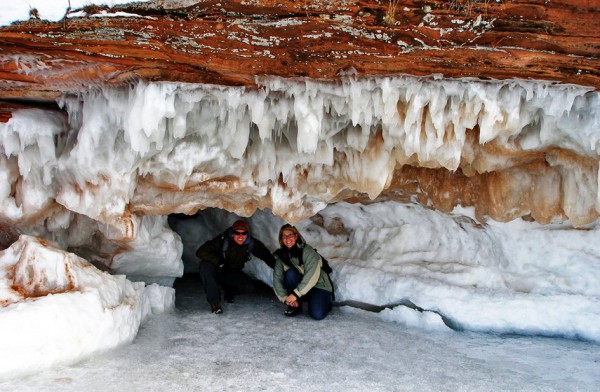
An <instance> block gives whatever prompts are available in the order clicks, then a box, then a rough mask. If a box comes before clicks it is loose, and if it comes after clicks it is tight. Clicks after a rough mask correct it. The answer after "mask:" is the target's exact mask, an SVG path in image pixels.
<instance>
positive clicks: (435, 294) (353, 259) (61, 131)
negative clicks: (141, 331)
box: [0, 75, 600, 369]
mask: <svg viewBox="0 0 600 392" xmlns="http://www.w3.org/2000/svg"><path fill="white" fill-rule="evenodd" d="M257 84H258V86H259V87H258V88H256V89H248V88H241V87H222V86H214V85H197V84H178V83H166V82H164V83H146V82H137V83H135V84H132V85H130V86H127V87H121V88H108V87H104V88H92V89H90V90H89V91H86V92H82V93H79V94H76V95H74V94H67V93H65V95H64V96H63V97H62V98H61V99H60V100H59V102H57V104H58V106H57V107H56V108H53V109H15V110H13V111H12V113H11V117H10V119H9V120H8V122H6V123H0V146H1V150H0V177H1V178H2V179H3V181H1V182H0V184H1V185H0V222H2V223H3V224H2V225H1V226H0V229H2V230H1V231H0V234H1V235H0V239H2V242H3V243H4V244H5V247H8V246H9V245H11V244H13V245H12V246H11V247H9V248H8V249H7V250H5V251H4V256H2V257H0V258H4V260H5V262H4V264H3V268H4V276H3V279H2V280H1V281H0V282H1V283H2V285H3V287H4V288H3V289H2V291H1V292H0V293H1V294H2V301H3V305H4V306H3V308H2V311H3V312H5V314H6V315H11V314H15V313H18V314H20V315H21V316H19V317H22V314H25V313H27V312H29V311H31V312H32V316H31V317H32V318H34V317H38V316H39V315H40V314H41V313H40V312H46V311H53V310H52V306H53V305H47V306H44V303H45V302H49V303H53V302H52V301H54V300H57V301H58V302H60V301H65V302H67V304H66V305H67V308H68V309H69V311H72V312H77V311H78V310H77V309H82V310H81V311H85V312H89V313H90V318H89V320H87V319H86V321H85V322H86V323H87V322H88V321H89V322H93V323H95V324H97V325H102V326H103V327H102V328H101V329H100V330H99V331H98V333H100V334H104V335H102V336H104V337H103V338H102V339H100V340H101V341H99V342H98V345H94V344H86V347H88V349H89V350H88V351H87V352H81V353H80V355H79V354H78V355H77V358H81V357H85V356H86V355H90V354H91V353H93V352H96V351H99V350H102V349H103V348H108V347H114V346H116V345H119V344H122V343H124V342H127V341H130V340H131V339H132V338H133V336H134V335H135V333H136V331H137V328H138V326H139V324H140V322H141V321H142V320H143V318H144V315H146V314H148V312H149V310H148V309H149V307H151V306H156V304H159V305H158V308H161V309H163V310H164V309H168V308H169V307H170V306H172V295H173V292H172V289H171V288H168V286H171V285H172V283H173V281H174V279H175V278H176V277H178V276H181V275H182V273H183V261H182V258H183V259H186V258H187V259H188V260H190V259H192V260H193V258H194V256H193V252H194V249H195V247H197V245H199V243H197V241H199V240H200V239H202V240H206V239H208V238H209V237H208V236H209V235H211V234H216V231H217V230H222V229H223V228H224V226H223V224H224V221H223V222H220V223H221V224H217V223H215V222H209V223H207V224H206V225H204V226H203V227H204V228H206V227H211V228H212V230H214V231H215V232H214V233H213V232H212V230H210V233H209V230H200V231H201V233H198V230H196V231H194V229H193V228H192V229H190V230H183V231H179V232H180V233H181V236H180V235H179V234H176V233H175V232H173V231H172V229H171V227H174V225H173V224H172V225H171V227H170V226H169V225H168V224H167V215H169V214H174V213H183V214H189V215H193V214H195V213H196V212H198V211H202V210H206V209H209V208H215V209H221V210H222V211H227V212H228V213H233V214H236V215H237V216H246V217H249V216H251V215H253V214H254V213H255V212H257V210H260V211H263V210H264V211H270V212H272V213H273V215H274V216H273V215H270V216H271V218H270V220H264V221H263V226H264V228H263V230H264V231H263V232H262V233H261V232H259V233H258V234H260V235H261V236H262V238H263V239H265V241H266V243H267V244H268V245H269V247H270V248H271V249H274V246H275V242H274V241H273V238H272V235H273V233H275V232H276V230H277V226H278V225H280V224H281V223H282V222H283V221H288V222H300V223H301V224H302V228H303V229H307V230H308V232H307V233H306V236H307V238H310V239H312V240H314V241H316V242H317V244H318V246H319V247H320V248H321V250H322V251H323V252H324V253H325V254H327V255H328V256H330V257H333V259H334V262H336V264H337V269H336V280H337V282H338V285H339V296H340V297H339V298H340V299H342V300H347V301H358V302H361V301H362V302H370V303H377V305H382V303H381V302H383V305H385V303H386V302H387V301H389V302H391V303H393V302H397V301H400V302H402V301H405V300H407V299H408V300H409V301H412V302H415V303H418V305H419V306H422V307H426V308H427V310H428V311H432V312H433V313H431V314H430V313H428V314H427V317H429V319H435V320H437V323H438V324H439V325H441V324H442V323H441V321H440V320H441V318H440V317H441V316H439V315H443V317H445V318H446V319H448V320H453V321H452V322H454V323H455V324H454V326H458V328H463V329H470V330H498V331H500V332H525V333H527V332H531V331H534V332H538V333H541V334H547V335H561V336H563V335H564V336H569V337H583V338H585V339H590V340H598V339H600V337H599V336H600V335H599V333H598V330H597V328H594V327H590V325H589V320H596V319H597V317H598V315H597V312H596V311H595V310H594V309H596V308H597V301H596V300H595V298H596V297H597V289H596V288H594V285H593V284H591V283H590V282H593V281H594V279H596V278H595V277H596V276H597V271H596V269H595V265H596V264H597V258H595V256H590V254H593V253H594V252H595V250H593V249H592V250H588V251H580V249H569V250H567V251H564V252H565V253H564V256H565V258H566V259H568V260H572V261H573V262H574V263H575V264H576V265H578V267H577V269H578V270H580V271H584V270H586V271H587V268H588V266H589V271H588V272H586V277H585V278H584V279H583V280H575V281H570V280H569V279H572V276H573V275H572V274H561V273H560V272H557V273H556V274H554V273H549V275H544V274H542V273H539V274H538V275H537V277H536V278H535V281H534V282H532V281H530V280H528V278H527V274H526V273H523V271H521V270H520V268H524V269H527V268H532V267H531V266H528V264H531V263H533V264H534V265H535V267H534V270H535V271H538V270H541V269H543V268H542V267H540V265H541V264H543V263H545V262H548V260H549V259H548V258H544V257H543V255H544V250H542V249H535V250H534V256H532V257H533V258H534V261H533V262H532V261H531V260H521V259H520V258H521V257H522V255H521V253H527V249H525V250H523V249H521V251H520V252H521V253H519V252H518V251H511V245H507V244H511V243H513V244H519V238H513V237H510V235H508V234H502V233H504V232H502V233H500V232H499V231H495V229H494V227H495V226H494V225H495V223H494V222H493V220H490V221H489V222H490V223H489V224H488V225H485V221H486V220H488V219H489V218H493V219H497V220H499V221H511V220H514V219H515V218H519V217H523V218H524V219H526V220H535V221H538V222H539V223H537V222H534V223H535V225H539V224H540V223H541V224H548V223H554V224H559V223H561V222H565V224H566V225H572V226H576V227H582V230H583V231H582V233H588V234H589V235H591V236H593V235H595V233H596V231H597V228H596V227H595V226H593V224H594V222H595V220H596V218H597V217H598V212H599V211H600V193H599V191H598V162H599V151H598V147H599V142H598V141H599V135H600V133H599V132H600V127H599V125H600V124H599V122H600V120H599V119H600V113H599V105H598V103H599V96H598V93H597V92H595V91H593V90H591V89H587V88H583V87H578V86H573V85H561V84H554V83H549V82H532V81H522V80H512V81H503V82H500V81H478V80H466V79H461V80H450V79H441V78H437V77H431V78H416V77H408V76H406V77H377V78H375V77H373V78H355V77H353V76H352V75H350V76H345V77H343V78H341V79H340V80H339V81H338V82H335V83H334V82H322V81H316V80H310V79H282V78H259V79H257ZM343 200H350V201H352V202H355V203H356V202H362V203H364V204H356V210H354V211H352V212H348V211H349V210H350V209H351V208H350V207H348V206H350V205H349V204H342V203H338V202H340V201H343ZM386 200H399V201H401V202H404V203H406V202H409V204H408V205H409V206H415V205H416V204H417V203H418V204H421V205H422V206H424V207H427V208H428V209H429V210H428V209H425V208H424V207H421V206H419V207H418V208H419V209H415V210H411V207H401V206H402V204H400V203H397V204H391V205H386V204H385V203H383V202H384V201H386ZM335 203H338V206H339V207H329V208H328V209H325V208H326V207H327V206H328V205H331V204H335ZM370 203H374V204H373V205H372V206H369V207H366V204H370ZM465 207H474V211H475V212H474V214H472V215H473V216H470V214H466V213H465V214H462V215H464V216H463V217H462V218H460V217H453V218H449V217H447V216H446V217H443V216H442V215H441V213H440V214H439V215H436V214H438V213H433V212H432V211H433V210H434V209H438V210H441V211H444V212H446V213H452V214H455V215H456V214H457V213H456V211H459V210H457V209H460V208H465ZM340 208H341V210H339V209H340ZM378 209H382V210H381V211H378ZM338 210H339V211H342V212H341V213H339V212H336V211H338ZM365 211H366V212H368V216H371V217H372V218H371V219H369V218H366V217H363V222H365V224H364V225H363V224H361V223H360V222H358V221H356V219H358V217H360V216H361V214H363V213H364V212H365ZM415 211H416V212H415ZM427 211H429V212H427ZM270 212H269V214H270ZM336 213H337V214H338V215H337V217H335V216H333V215H335V214H336ZM261 214H262V212H259V214H258V215H259V216H258V217H255V218H253V221H254V220H255V219H261V218H260V215H261ZM354 216H355V217H354ZM309 217H312V219H313V221H312V222H313V223H310V222H311V221H309V220H306V219H305V218H309ZM319 217H320V218H321V219H324V221H323V222H321V223H322V224H320V225H319V224H317V223H318V218H319ZM388 219H389V222H388ZM415 219H416V221H415V222H412V223H411V220H415ZM461 219H463V220H461ZM476 220H479V221H480V223H478V222H476ZM417 221H418V223H416V222H417ZM182 222H183V221H180V222H178V223H176V224H175V226H177V225H179V226H182V225H184V223H182ZM307 222H308V223H307ZM315 222H317V223H315ZM335 222H337V223H335ZM461 222H462V223H461ZM519 222H521V221H520V220H519ZM534 223H532V225H533V224H534ZM498 224H499V225H500V223H498ZM511 224H512V223H511ZM311 225H312V226H311ZM315 225H316V226H315ZM504 225H507V224H504ZM586 225H587V226H586ZM590 225H592V226H590ZM572 226H571V227H572ZM192 227H193V225H192ZM502 227H504V226H502ZM506 227H512V226H506ZM538 227H542V226H535V228H536V229H535V230H537V228H538ZM255 228H256V225H255ZM503 230H504V229H503ZM588 231H589V232H588ZM499 233H500V234H499ZM317 234H318V235H317ZM182 236H185V237H184V238H183V241H182ZM187 236H189V237H191V241H192V242H194V243H193V245H192V246H191V248H190V247H189V244H188V249H187V250H186V249H185V247H184V242H186V241H189V240H190V238H188V237H187ZM407 236H408V240H407ZM531 236H532V237H534V236H535V235H531ZM580 237H581V236H579V237H577V238H580ZM46 240H49V241H52V244H54V245H51V244H50V242H47V241H46ZM390 240H391V241H393V243H394V244H395V245H394V246H392V247H386V245H385V244H386V241H390ZM532 242H535V241H530V242H528V243H532ZM540 243H547V241H546V242H544V241H540ZM348 244H350V245H351V246H346V245H348ZM398 244H400V245H402V246H399V245H398ZM19 252H25V253H19ZM27 252H30V253H31V252H34V253H35V255H33V256H32V255H31V254H30V253H27ZM31 259H36V260H39V262H38V263H35V264H31V265H25V264H27V260H31ZM84 259H85V260H84ZM86 260H87V261H86ZM562 262H563V261H561V263H562ZM23 263H25V264H23ZM540 263H541V264H540ZM559 264H560V263H559ZM263 267H264V266H261V265H258V266H257V265H255V264H251V265H250V266H249V268H250V270H251V273H252V274H253V275H255V276H256V277H258V278H259V279H261V280H263V281H265V282H267V283H269V279H270V275H269V273H270V271H269V270H268V269H265V268H266V267H264V268H263ZM551 267H552V268H556V269H558V270H560V269H561V268H562V267H560V266H556V265H554V264H553V265H552V266H551ZM101 270H104V271H108V272H110V273H112V274H113V276H111V275H108V274H107V273H105V272H101ZM365 271H370V273H366V274H365ZM32 274H33V275H32ZM123 276H126V277H127V278H128V279H129V280H126V279H125V278H124V277H123ZM357 276H361V278H360V279H355V277H357ZM565 276H567V278H565ZM42 277H43V278H42ZM403 277H408V279H407V278H403ZM30 278H34V280H33V281H38V280H39V281H43V282H44V283H43V285H42V286H35V285H34V286H30V285H28V283H27V282H29V280H28V279H30ZM38 278H39V279H38ZM36 279H37V280H36ZM561 279H567V280H566V281H561ZM130 281H138V283H131V282H130ZM140 282H145V283H146V284H148V286H146V288H144V283H140ZM154 283H159V284H160V285H161V286H158V285H156V284H154ZM40 287H42V291H40ZM439 287H446V289H439ZM447 287H450V288H447ZM448 292H451V293H452V295H450V297H448V298H446V296H447V295H446V294H447V293H448ZM145 293H148V296H146V294H145ZM490 293H492V294H493V295H492V297H493V298H494V299H502V298H504V299H505V304H504V305H503V306H497V307H494V308H493V309H492V310H490V311H489V312H490V313H489V314H488V316H489V317H481V314H482V313H481V310H480V309H479V308H478V305H481V304H483V303H484V302H485V301H487V300H489V296H490ZM519 293H522V294H519ZM521 295H522V296H523V297H524V298H531V296H535V298H536V299H537V302H538V303H540V304H542V305H543V306H541V307H540V308H539V309H538V308H536V309H533V308H532V309H530V310H531V314H533V315H534V317H533V319H523V318H511V317H510V310H511V308H512V307H513V306H518V303H519V301H521V297H520V296H521ZM553 295H558V296H561V295H562V296H563V297H564V296H565V295H566V296H570V297H569V299H568V301H566V300H565V301H562V302H561V303H562V305H561V306H563V307H566V306H573V309H574V310H568V312H571V313H573V314H572V317H570V319H569V322H568V323H567V324H565V321H564V318H563V319H560V320H558V321H556V320H555V319H553V318H551V317H548V316H549V313H548V312H549V311H550V310H551V306H550V303H548V301H551V300H552V298H553V297H552V296H553ZM19 296H20V297H19ZM32 296H33V297H32ZM144 298H146V299H144ZM148 298H151V299H148ZM467 298H468V299H467ZM80 301H83V302H85V304H82V303H80ZM569 301H570V302H569ZM88 302H91V303H92V305H90V307H86V306H87V305H86V304H87V303H88ZM533 302H536V301H533ZM569 304H570V305H569ZM15 307H24V308H23V309H24V310H23V312H25V313H23V312H14V310H15ZM84 307H85V309H83V308H84ZM61 308H62V307H61ZM30 309H31V310H30ZM103 309H104V310H103ZM549 309H550V310H549ZM563 310H564V309H563ZM159 311H160V309H159ZM36 312H37V315H38V316H35V315H33V314H34V313H36ZM120 312H123V313H122V314H121V313H120ZM86 314H87V313H86ZM498 314H500V315H502V317H505V319H503V320H504V321H503V323H504V324H502V325H500V324H499V323H498V322H497V321H494V322H492V323H489V320H490V319H492V318H493V317H494V316H495V315H498ZM436 315H438V316H436ZM15 317H16V316H15ZM69 317H70V318H71V319H75V320H77V319H78V317H77V315H75V314H73V315H70V316H69ZM382 317H385V318H387V319H392V320H401V321H403V322H408V321H407V320H409V319H411V318H412V319H414V320H413V321H410V323H412V324H413V325H414V324H419V323H424V324H427V325H430V324H432V323H434V322H433V321H431V320H430V321H427V320H429V319H427V320H426V319H425V318H423V317H424V316H423V317H421V316H419V317H416V318H415V314H412V313H410V312H409V314H408V315H407V310H406V309H402V310H400V309H395V310H386V311H385V312H384V313H383V315H382ZM15 320H17V319H16V318H15ZM0 322H2V323H9V324H7V325H6V329H5V328H4V327H3V330H11V328H13V329H14V328H16V327H15V326H14V325H10V323H11V316H6V317H5V316H3V317H0ZM14 322H17V321H14ZM57 323H59V322H58V321H57ZM29 324H30V325H29V327H33V326H35V323H33V322H32V323H29ZM29 327H28V328H29ZM61 328H63V327H61V326H60V325H59V324H57V325H55V326H51V327H50V328H49V330H48V333H49V334H50V335H48V334H36V335H35V336H41V338H45V339H47V340H50V341H52V342H56V344H73V342H72V341H68V342H64V339H62V338H61V337H60V336H59V335H60V333H59V331H63V329H61ZM64 328H67V329H68V330H69V331H70V333H72V334H71V335H72V336H74V335H76V336H78V338H80V339H88V338H89V334H90V333H96V332H94V331H95V330H94V328H93V327H91V326H89V325H87V324H86V325H83V324H82V325H78V324H76V325H68V326H65V327H64ZM109 331H112V332H109ZM115 331H118V333H116V332H115ZM565 331H567V332H565ZM30 332H31V333H33V331H30ZM28 335H30V333H27V334H24V335H23V336H19V338H18V339H15V342H17V343H15V344H17V345H20V346H23V347H24V348H23V349H19V350H21V351H23V355H24V357H23V358H25V357H31V356H32V355H33V354H32V353H31V350H36V348H35V347H36V345H37V346H42V343H41V342H40V341H37V342H33V343H31V344H29V343H28V342H26V341H25V340H23V339H27V336H28ZM5 339H10V336H8V337H7V336H5ZM4 344H5V345H8V344H9V342H6V343H4ZM11 344H12V343H11ZM0 346H3V343H0ZM3 347H7V346H3ZM11 347H12V346H11ZM15 347H16V346H15ZM30 348H31V350H30ZM53 349H55V347H54V345H52V346H49V347H48V350H53ZM15 350H16V348H15ZM27 350H30V351H27ZM47 358H52V359H46V362H43V361H44V359H43V357H42V358H41V359H40V361H41V362H40V363H39V364H38V365H36V366H39V368H44V367H47V366H50V365H52V364H53V363H55V362H60V361H61V360H62V359H61V357H60V355H59V354H53V355H48V356H47ZM71 360H72V358H71ZM48 361H50V362H48ZM15 363H16V362H15ZM2 368H3V369H12V368H11V367H4V366H3V367H2Z"/></svg>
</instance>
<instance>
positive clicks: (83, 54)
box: [0, 0, 600, 259]
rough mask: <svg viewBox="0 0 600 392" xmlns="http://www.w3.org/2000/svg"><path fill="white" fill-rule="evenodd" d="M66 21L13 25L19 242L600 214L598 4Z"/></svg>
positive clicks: (234, 12) (5, 72)
mask: <svg viewBox="0 0 600 392" xmlns="http://www.w3.org/2000/svg"><path fill="white" fill-rule="evenodd" d="M332 3H333V4H332ZM107 14H113V16H114V17H107ZM102 15H104V17H100V16H102ZM115 15H116V16H115ZM66 16H67V17H66V18H65V19H64V20H62V21H60V22H46V21H40V20H35V19H32V20H30V21H27V22H20V23H15V24H13V25H11V26H7V27H3V28H1V29H0V99H1V100H2V101H1V102H0V121H1V122H2V123H0V124H3V126H4V128H3V135H2V145H3V147H4V153H3V154H0V155H2V156H1V158H2V159H1V165H2V176H3V178H4V179H5V180H6V181H5V182H6V184H7V185H5V186H4V187H3V189H2V198H3V206H2V210H1V211H0V214H1V215H2V221H3V222H4V223H3V225H2V233H3V234H4V235H3V237H4V238H5V239H4V241H3V242H5V244H10V243H11V242H12V241H13V240H14V237H15V235H16V233H18V232H22V231H25V232H28V233H33V234H40V235H48V233H57V232H59V231H65V230H66V231H67V232H68V233H69V234H68V235H67V237H68V238H67V237H66V238H67V239H65V241H66V242H67V243H68V245H69V246H71V247H78V246H79V247H86V246H88V245H90V244H88V243H86V242H85V241H86V240H84V239H83V237H84V233H88V234H90V233H101V235H100V234H98V236H97V238H96V240H94V241H96V243H95V244H94V245H95V246H96V248H97V249H101V253H104V256H102V257H100V256H98V257H100V258H104V259H106V258H110V257H112V256H111V255H114V254H116V253H119V252H121V251H123V249H122V248H121V246H122V244H121V245H119V242H130V241H131V240H132V239H133V238H135V237H136V236H137V235H138V232H140V231H143V230H146V229H143V228H144V227H146V226H152V224H151V223H147V222H146V223H142V222H143V221H144V217H146V216H149V215H167V214H170V213H175V212H182V213H186V214H192V213H194V212H196V211H198V210H201V209H204V208H207V207H219V208H224V209H227V210H229V211H232V212H235V213H237V214H239V215H244V216H249V215H251V214H252V213H253V212H254V211H255V210H256V209H257V208H269V209H271V210H272V211H273V212H274V213H275V214H276V215H279V216H281V217H283V218H285V219H286V220H288V221H292V222H294V221H298V220H300V219H303V218H306V217H309V216H312V215H314V214H315V213H317V212H318V211H319V210H320V209H322V208H323V207H324V206H325V205H326V204H327V203H333V202H336V201H339V200H349V201H361V202H371V201H373V200H376V201H377V200H386V199H394V200H402V201H408V200H411V201H416V202H419V203H421V204H423V205H427V206H430V207H432V208H436V209H439V210H442V211H451V210H452V209H453V208H454V207H455V206H457V205H462V206H474V207H475V208H476V211H477V214H478V216H479V217H480V218H481V219H486V218H487V217H491V218H493V219H496V220H501V221H508V220H512V219H515V218H519V217H524V218H526V219H532V220H537V221H539V222H540V223H550V222H552V221H556V220H565V219H570V220H571V221H572V222H573V223H574V224H575V225H576V226H577V225H585V224H587V223H590V222H593V221H595V220H596V219H597V217H598V212H599V211H600V197H599V196H598V163H599V155H598V149H597V147H598V140H600V136H599V135H598V127H599V124H600V119H599V118H600V110H599V108H598V106H599V99H598V93H597V90H598V88H599V87H600V67H599V65H600V62H599V61H598V59H599V54H600V18H599V16H600V7H599V3H598V1H597V0H559V1H542V0H539V1H538V0H532V1H511V2H508V1H503V2H475V1H470V0H465V1H458V0H456V1H429V2H422V1H400V2H397V3H396V2H387V1H375V0H367V1H334V2H331V1H293V2H292V1H277V2H275V1H266V0H263V1H260V0H254V1H251V0H246V1H241V0H238V1H227V2H219V1H216V0H215V1H154V2H150V3H141V4H137V5H135V4H134V5H127V6H120V7H115V8H113V9H104V8H99V7H91V6H90V7H86V8H84V9H82V10H71V11H70V12H69V13H67V15H66ZM432 75H435V76H432ZM180 83H186V84H180ZM32 135H33V136H32ZM32 195H33V196H32ZM88 220H89V221H91V222H94V223H96V222H99V223H98V227H95V228H89V227H90V224H89V223H82V222H87V221H88ZM77 227H79V228H80V229H79V233H74V232H75V231H76V230H74V229H73V228H77ZM81 227H86V228H87V229H86V230H81ZM147 230H148V231H151V230H150V229H147ZM89 237H90V236H88V237H86V238H89ZM98 238H99V239H98ZM107 241H108V242H107ZM111 241H116V242H117V245H114V242H111ZM109 243H110V244H109ZM128 246H129V247H131V245H128Z"/></svg>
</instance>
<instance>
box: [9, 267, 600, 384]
mask: <svg viewBox="0 0 600 392" xmlns="http://www.w3.org/2000/svg"><path fill="white" fill-rule="evenodd" d="M176 288H177V300H176V303H177V308H176V310H175V311H174V312H173V313H167V314H163V315H161V316H158V317H153V318H152V319H151V320H150V321H149V322H148V323H147V324H145V325H144V326H142V328H141V329H140V331H139V334H138V336H137V338H136V339H135V341H134V342H133V343H132V344H131V345H128V346H125V347H122V348H120V349H117V350H115V351H111V352H109V353H106V354H103V355H100V356H96V357H94V358H92V359H88V360H84V361H82V362H80V363H77V364H75V365H72V366H68V367H62V368H57V369H54V370H50V371H46V372H43V373H40V374H36V375H33V376H30V377H26V378H19V379H13V380H9V381H4V382H0V390H1V391H11V392H28V391H36V392H38V391H45V392H52V391H60V392H70V391H78V392H79V391H89V392H95V391H132V392H136V391H140V392H142V391H143V392H149V391H167V390H168V391H170V392H177V391H224V390H231V391H259V390H260V391H331V392H335V391H394V390H398V391H590V392H591V391H596V390H597V388H598V386H599V385H600V346H598V345H596V344H590V343H585V342H581V341H575V340H567V339H560V338H542V337H523V336H511V335H507V336H501V335H493V334H480V333H472V332H454V331H449V330H448V331H426V330H422V329H415V328H410V327H408V328H407V327H403V326H400V325H398V324H396V323H389V322H385V321H383V320H380V319H378V318H377V317H373V314H371V313H368V312H363V311H356V310H350V309H348V308H339V307H338V308H335V309H334V310H333V312H332V313H331V315H330V316H329V317H328V318H326V319H325V320H323V321H320V322H315V321H313V320H312V319H310V318H309V317H308V316H305V315H302V316H299V317H297V318H293V319H290V318H286V317H284V316H283V306H282V305H281V304H280V303H278V302H276V301H275V300H274V297H273V295H272V293H271V292H270V291H268V290H267V291H264V290H263V291H260V290H259V291H258V292H257V293H256V294H253V295H248V296H240V297H239V298H238V300H237V302H236V303H234V304H225V305H224V309H225V312H224V314H222V315H220V316H216V315H213V314H211V313H210V312H209V311H208V306H207V304H206V302H205V298H204V297H203V294H202V290H201V286H200V285H199V283H198V280H197V275H186V277H185V278H184V279H182V280H180V281H178V282H177V284H176ZM4 354H5V353H3V355H4Z"/></svg>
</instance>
